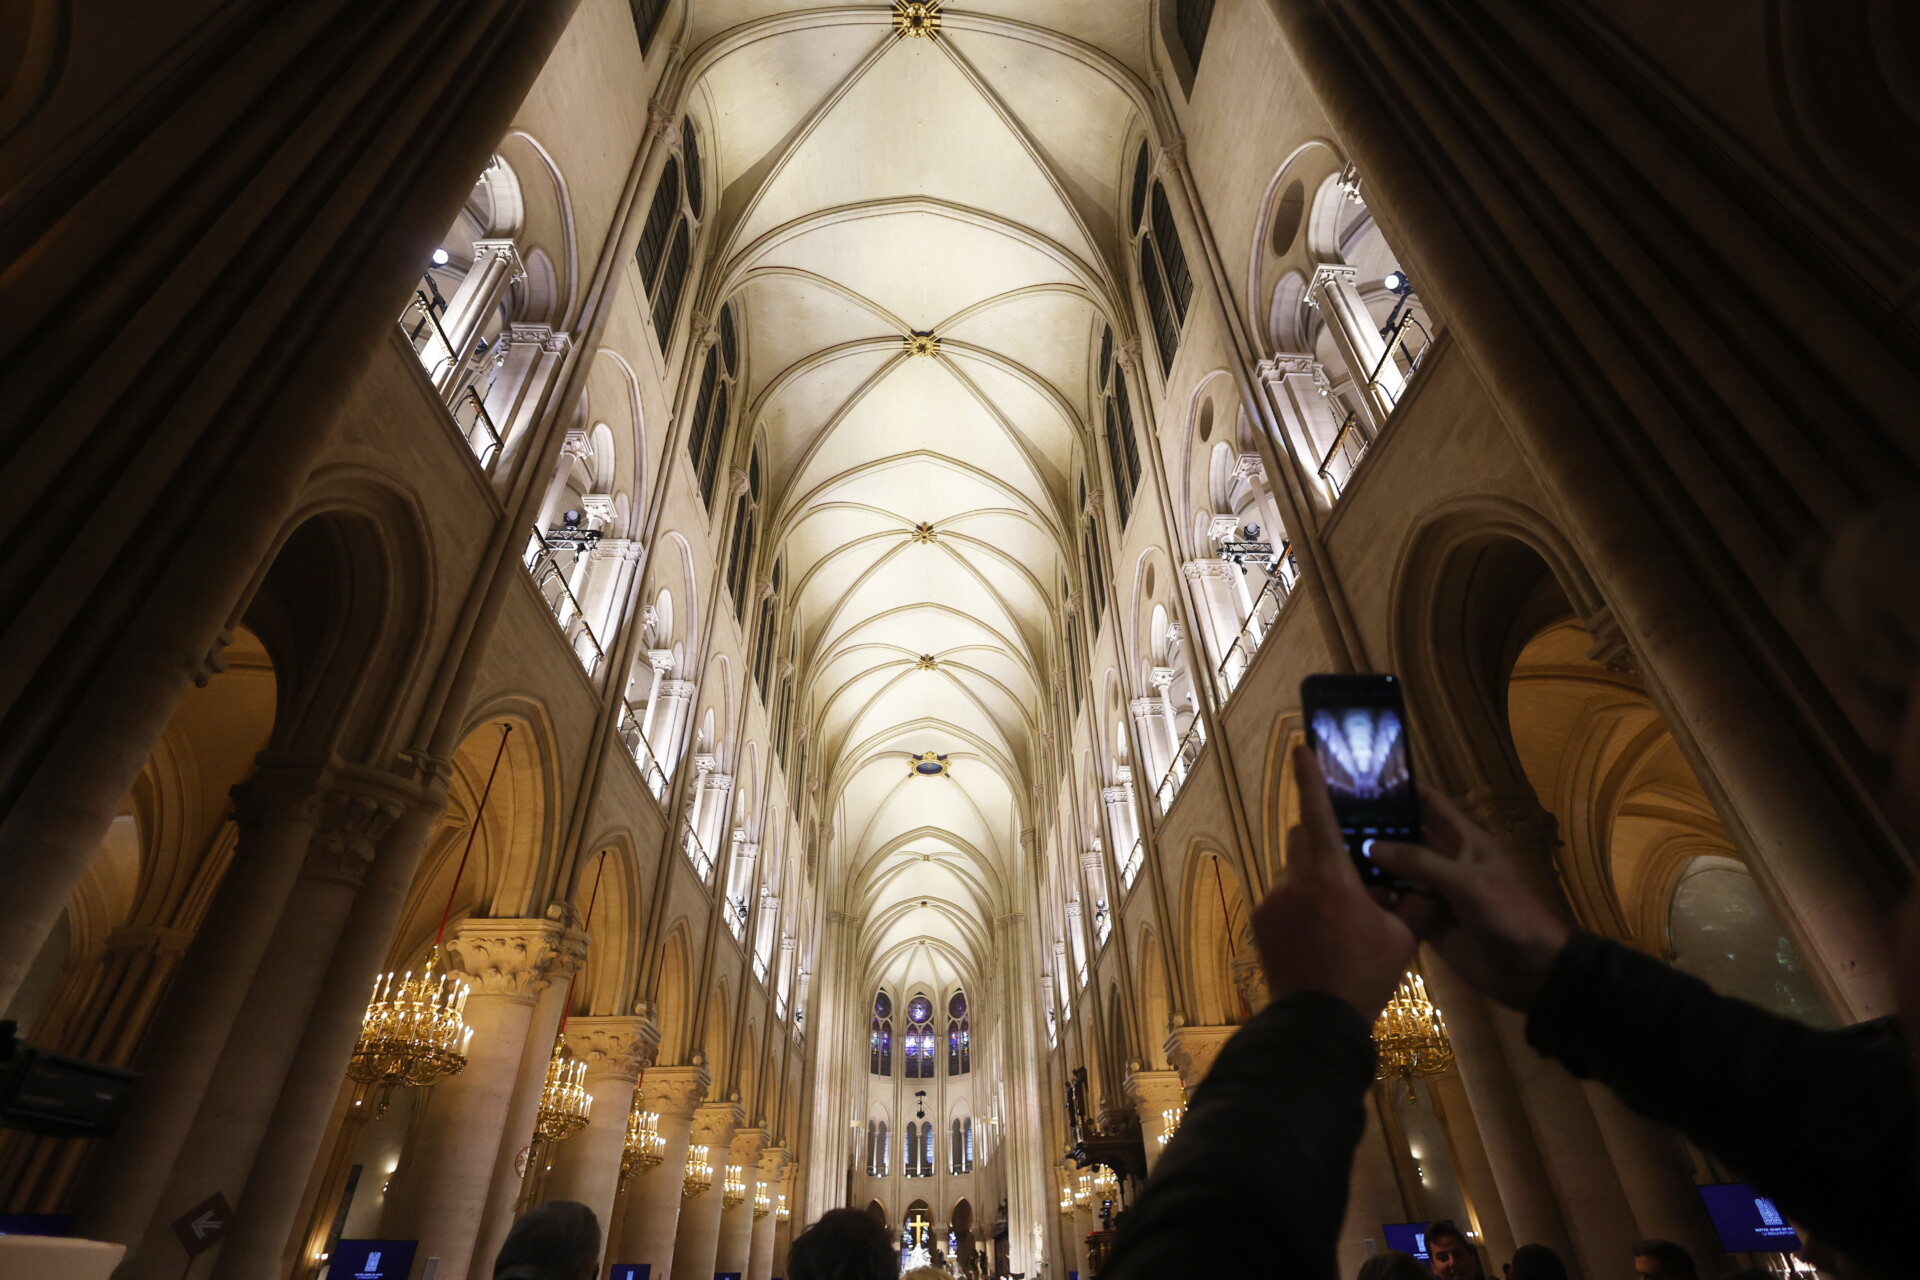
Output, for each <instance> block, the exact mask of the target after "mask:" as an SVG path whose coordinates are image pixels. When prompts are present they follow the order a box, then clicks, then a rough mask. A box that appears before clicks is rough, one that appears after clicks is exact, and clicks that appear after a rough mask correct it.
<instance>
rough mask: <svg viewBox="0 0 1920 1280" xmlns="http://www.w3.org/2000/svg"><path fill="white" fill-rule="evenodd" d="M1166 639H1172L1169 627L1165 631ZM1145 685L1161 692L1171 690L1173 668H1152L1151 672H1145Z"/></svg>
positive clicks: (1171, 631)
mask: <svg viewBox="0 0 1920 1280" xmlns="http://www.w3.org/2000/svg"><path fill="white" fill-rule="evenodd" d="M1167 638H1168V639H1172V638H1173V630H1172V627H1171V625H1169V627H1168V630H1167ZM1147 683H1148V684H1150V685H1152V686H1153V687H1154V688H1156V689H1160V690H1163V691H1164V690H1167V689H1171V688H1172V687H1173V668H1172V667H1155V668H1153V670H1151V671H1149V672H1147Z"/></svg>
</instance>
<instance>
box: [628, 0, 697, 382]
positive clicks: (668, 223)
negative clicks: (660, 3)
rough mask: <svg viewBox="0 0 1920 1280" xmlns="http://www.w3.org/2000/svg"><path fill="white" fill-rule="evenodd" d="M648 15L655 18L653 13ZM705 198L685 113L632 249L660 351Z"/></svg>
mask: <svg viewBox="0 0 1920 1280" xmlns="http://www.w3.org/2000/svg"><path fill="white" fill-rule="evenodd" d="M634 18H635V21H636V22H638V21H639V18H640V11H639V7H638V6H637V5H636V7H635V10H634ZM653 20H654V21H658V15H657V14H656V15H654V19H653ZM644 39H645V36H644V35H643V37H642V40H643V42H644ZM705 203H706V189H705V185H704V179H703V177H702V176H701V173H700V136H699V135H698V134H697V133H695V132H694V128H693V120H692V119H691V118H687V119H684V120H682V121H681V122H680V154H679V155H677V156H674V157H671V158H670V159H668V161H667V167H666V168H665V169H663V170H662V171H661V173H660V185H659V186H657V187H655V188H654V190H653V204H652V205H650V206H649V207H648V209H647V220H646V223H645V224H644V225H643V226H642V227H641V229H640V245H639V247H638V248H637V249H635V250H634V260H635V261H636V262H637V263H638V264H639V267H640V280H641V283H642V284H643V285H644V286H645V288H646V291H647V297H648V298H649V299H651V300H652V303H653V333H654V338H655V340H656V341H658V342H659V344H660V351H661V353H662V354H663V355H664V354H665V353H666V350H667V347H668V346H669V345H670V344H671V342H672V333H673V321H674V317H675V316H677V315H678V314H679V313H680V299H681V296H682V295H683V294H685V293H686V289H687V275H688V272H689V271H690V270H691V269H692V266H693V232H694V227H695V226H696V225H697V224H698V222H699V221H700V214H701V210H702V208H703V207H704V206H705Z"/></svg>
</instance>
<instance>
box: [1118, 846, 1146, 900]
mask: <svg viewBox="0 0 1920 1280" xmlns="http://www.w3.org/2000/svg"><path fill="white" fill-rule="evenodd" d="M1146 859H1147V841H1146V838H1145V837H1144V836H1143V837H1141V838H1140V839H1138V840H1135V841H1134V842H1133V848H1131V849H1129V850H1127V856H1126V857H1124V858H1122V859H1121V860H1120V884H1121V887H1122V888H1126V889H1131V888H1133V882H1134V881H1135V880H1137V879H1139V877H1140V868H1141V867H1142V866H1144V865H1145V863H1146Z"/></svg>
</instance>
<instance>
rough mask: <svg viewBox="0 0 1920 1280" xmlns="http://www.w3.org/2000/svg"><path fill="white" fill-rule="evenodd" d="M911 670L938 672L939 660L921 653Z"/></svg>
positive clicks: (928, 654)
mask: <svg viewBox="0 0 1920 1280" xmlns="http://www.w3.org/2000/svg"><path fill="white" fill-rule="evenodd" d="M913 669H914V670H915V671H938V670H939V669H940V660H939V659H938V658H935V657H934V656H933V655H932V654H930V653H923V654H921V655H920V657H919V659H918V660H917V661H916V662H915V663H914V664H913Z"/></svg>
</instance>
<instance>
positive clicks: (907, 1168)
mask: <svg viewBox="0 0 1920 1280" xmlns="http://www.w3.org/2000/svg"><path fill="white" fill-rule="evenodd" d="M900 1154H901V1155H902V1156H903V1157H904V1159H903V1160H902V1161H901V1167H900V1172H901V1173H903V1174H905V1175H906V1176H907V1177H909V1178H917V1177H919V1176H920V1126H919V1125H917V1124H915V1123H914V1122H913V1121H911V1120H909V1121H907V1136H906V1142H905V1143H904V1144H903V1145H902V1146H901V1149H900Z"/></svg>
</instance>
